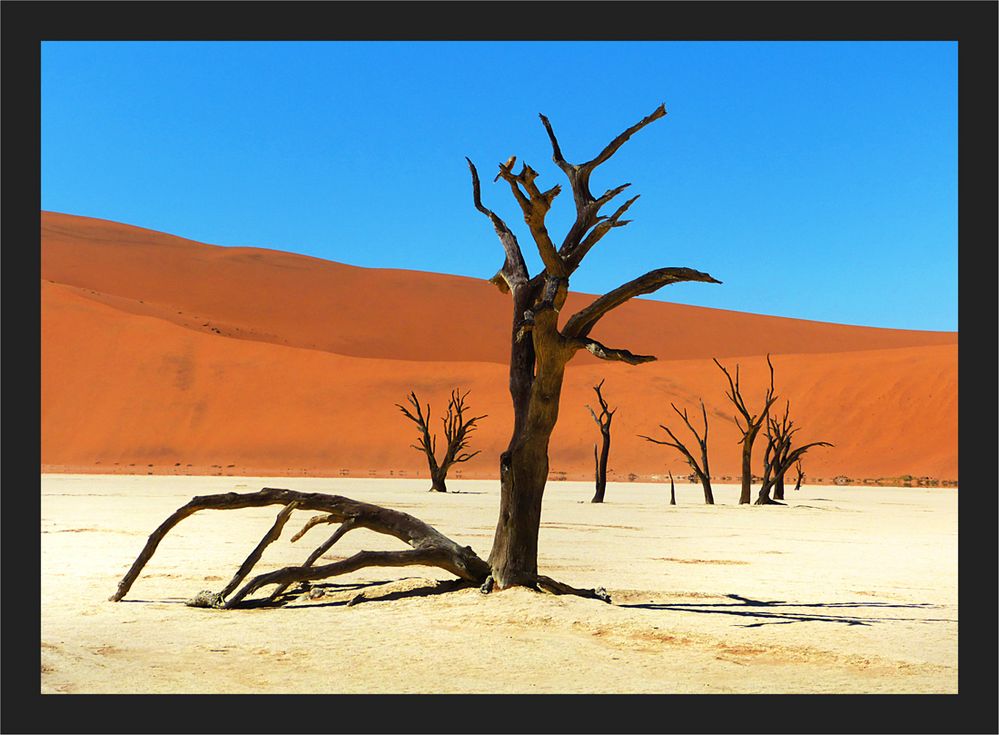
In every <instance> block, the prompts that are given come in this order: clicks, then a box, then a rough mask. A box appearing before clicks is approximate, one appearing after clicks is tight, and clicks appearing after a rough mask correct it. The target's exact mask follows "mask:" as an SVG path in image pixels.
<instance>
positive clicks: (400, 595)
mask: <svg viewBox="0 0 999 735" xmlns="http://www.w3.org/2000/svg"><path fill="white" fill-rule="evenodd" d="M403 579H413V578H412V577H404V578H403ZM391 581H392V582H398V581H400V580H398V579H395V580H391ZM385 584H389V582H369V583H365V584H363V585H357V587H358V588H360V587H374V586H377V585H385ZM337 586H340V587H341V588H346V587H349V585H337ZM477 586H478V585H475V584H473V583H471V582H468V581H466V580H464V579H448V580H427V581H426V584H423V585H421V586H419V587H413V588H411V589H407V590H395V591H392V592H385V593H384V594H380V595H379V594H377V590H374V591H373V593H368V592H365V591H363V590H362V591H361V592H359V593H358V594H357V595H355V596H354V597H352V598H350V599H349V600H327V601H323V600H322V598H321V597H319V598H317V599H315V600H314V601H309V602H303V603H300V604H295V605H288V604H287V603H288V602H289V601H290V600H285V601H283V602H277V601H275V602H274V603H270V605H275V606H277V605H280V606H283V607H287V608H288V609H294V610H301V609H307V608H313V607H353V606H354V605H358V604H360V603H363V602H390V601H392V600H405V599H407V598H411V597H432V596H434V595H443V594H446V593H448V592H454V591H456V590H460V589H465V588H467V587H477ZM317 587H319V585H316V587H314V588H313V589H316V588H317ZM296 596H297V595H296ZM262 602H264V603H265V604H264V605H260V607H263V606H267V603H268V602H269V601H267V600H264V601H262ZM251 603H252V601H251ZM243 606H246V607H250V606H251V605H249V604H245V603H244V604H241V607H243ZM253 606H254V607H256V605H253Z"/></svg>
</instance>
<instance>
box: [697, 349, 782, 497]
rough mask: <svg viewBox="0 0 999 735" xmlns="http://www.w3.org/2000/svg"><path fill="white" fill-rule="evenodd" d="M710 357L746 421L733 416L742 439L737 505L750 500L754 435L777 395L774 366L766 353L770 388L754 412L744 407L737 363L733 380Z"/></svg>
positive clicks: (731, 399) (740, 441)
mask: <svg viewBox="0 0 999 735" xmlns="http://www.w3.org/2000/svg"><path fill="white" fill-rule="evenodd" d="M712 359H714V362H715V365H717V366H718V367H719V368H721V371H722V372H723V373H725V377H726V378H728V386H729V392H728V393H726V394H725V395H726V396H728V399H729V400H730V401H732V403H733V404H734V405H735V408H736V410H737V411H738V412H739V414H740V415H741V417H742V419H743V421H745V423H746V425H745V426H743V425H742V424H741V423H740V422H739V416H736V417H735V425H736V426H738V427H739V430H740V431H741V432H742V439H740V440H739V443H740V444H742V492H741V493H740V494H739V505H746V504H748V503H751V502H752V497H751V492H752V486H753V443H754V442H755V441H756V435H757V434H759V433H760V429H761V428H762V427H763V426H764V425H765V424H766V423H767V418H768V417H769V415H770V407H771V406H772V405H773V404H774V401H776V400H777V396H776V394H775V393H774V366H773V363H772V362H770V355H767V365H769V366H770V388H769V390H767V394H766V397H765V398H764V402H763V410H762V411H760V413H759V414H754V413H752V412H751V411H750V410H749V409H748V408H747V407H746V401H745V400H744V399H743V397H742V389H741V388H740V386H739V365H738V363H736V366H735V380H733V379H732V376H731V374H729V372H728V370H726V369H725V367H724V366H723V365H722V364H721V363H720V362H718V360H717V359H715V358H712Z"/></svg>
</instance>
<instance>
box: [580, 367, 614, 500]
mask: <svg viewBox="0 0 999 735" xmlns="http://www.w3.org/2000/svg"><path fill="white" fill-rule="evenodd" d="M603 384H604V381H602V380H601V381H600V382H599V383H598V384H597V385H595V386H593V390H595V391H596V393H597V400H598V401H600V413H599V414H597V412H596V411H594V410H593V408H592V407H590V406H589V405H588V404H587V406H586V408H587V409H589V411H590V416H592V417H593V420H594V421H596V422H597V426H598V427H599V429H600V436H601V438H602V439H603V441H602V442H601V445H600V455H599V456H597V445H596V444H594V445H593V464H594V466H595V472H596V478H595V480H596V492H595V493H594V494H593V499H592V500H591V501H590V502H591V503H602V502H604V492H605V491H606V489H607V458H608V457H609V456H610V429H611V420H612V419H613V418H614V414H615V413H616V412H617V409H616V408H615V409H614V410H613V411H610V410H608V405H607V401H605V400H604V397H603V395H602V394H601V393H600V388H601V386H603Z"/></svg>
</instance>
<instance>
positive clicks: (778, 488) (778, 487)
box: [774, 472, 784, 500]
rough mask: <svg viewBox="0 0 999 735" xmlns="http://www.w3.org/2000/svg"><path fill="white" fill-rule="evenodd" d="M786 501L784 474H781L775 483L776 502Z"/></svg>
mask: <svg viewBox="0 0 999 735" xmlns="http://www.w3.org/2000/svg"><path fill="white" fill-rule="evenodd" d="M783 499H784V473H783V472H781V473H780V474H779V475H777V481H776V482H775V483H774V500H783Z"/></svg>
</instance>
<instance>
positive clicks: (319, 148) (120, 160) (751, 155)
mask: <svg viewBox="0 0 999 735" xmlns="http://www.w3.org/2000/svg"><path fill="white" fill-rule="evenodd" d="M41 91H42V94H41V101H42V118H41V119H42V156H41V164H42V179H41V183H42V192H41V195H42V196H41V199H42V207H43V209H46V210H54V211H58V212H68V213H71V214H81V215H87V216H92V217H101V218H105V219H111V220H116V221H120V222H125V223H128V224H134V225H139V226H142V227H148V228H151V229H155V230H162V231H165V232H169V233H171V234H175V235H180V236H183V237H188V238H192V239H195V240H200V241H202V242H208V243H213V244H216V245H240V246H257V247H268V248H275V249H279V250H290V251H294V252H300V253H305V254H308V255H313V256H316V257H320V258H326V259H329V260H335V261H339V262H344V263H351V264H354V265H363V266H371V267H394V268H407V269H415V270H426V271H437V272H443V273H456V274H461V275H467V276H474V277H480V278H489V277H490V276H492V275H493V273H495V272H496V269H497V268H498V267H499V265H500V263H501V261H502V254H501V249H500V245H499V242H498V241H497V239H496V237H495V234H494V233H493V231H492V227H491V226H490V224H489V222H488V220H487V219H486V218H485V217H483V216H482V215H481V214H480V213H478V212H477V211H475V209H474V208H473V206H472V200H471V188H470V184H469V174H468V170H467V167H466V164H465V160H464V157H465V156H468V157H470V158H471V159H472V160H473V161H474V162H475V163H476V164H477V166H478V168H479V171H480V174H481V176H482V179H483V199H484V201H485V203H486V205H487V206H489V207H491V208H492V209H494V210H495V211H496V212H497V213H499V214H500V215H501V216H503V217H504V219H505V220H506V221H507V223H508V224H509V225H510V226H511V227H512V228H513V229H514V230H515V231H516V232H517V233H518V236H519V238H520V240H521V244H522V247H523V248H524V250H525V254H527V255H528V259H529V265H531V266H532V272H534V271H535V270H536V269H538V268H539V259H538V257H537V253H536V251H534V248H533V245H532V241H531V238H530V236H529V234H528V233H527V231H526V228H525V226H524V225H523V221H522V219H521V217H520V214H519V209H518V207H517V205H516V204H515V203H514V202H513V200H512V197H511V195H510V191H509V188H508V187H507V185H506V184H504V183H503V182H499V183H497V184H492V183H491V182H492V178H493V175H494V174H495V171H496V164H497V163H499V162H501V161H505V160H506V159H507V157H508V156H510V155H511V154H517V155H518V156H519V160H520V161H525V160H526V161H527V162H528V163H530V164H531V165H532V166H533V167H534V168H535V169H536V170H538V171H539V172H540V173H541V178H540V179H539V184H540V185H542V188H547V187H548V186H551V185H554V184H555V183H562V184H565V179H564V175H563V174H562V172H561V171H559V170H558V169H557V168H556V167H555V166H554V164H552V162H551V148H550V145H549V143H548V138H547V136H546V134H545V131H544V128H543V127H542V125H541V123H540V121H539V119H538V113H539V112H542V113H544V114H546V115H547V116H548V117H549V119H550V120H551V122H552V125H553V127H554V129H555V132H556V135H558V137H559V141H560V143H561V146H562V149H563V152H564V153H565V156H566V158H567V159H568V160H570V161H575V162H581V161H584V160H587V159H589V158H591V157H592V156H594V155H595V154H596V153H597V152H598V151H599V150H600V149H601V148H602V147H603V146H604V145H606V143H607V142H609V141H610V139H611V138H613V137H614V136H615V135H617V133H619V132H620V131H621V130H623V129H624V128H626V127H628V126H629V125H631V124H632V123H634V122H637V121H638V120H639V119H641V118H642V117H644V116H645V115H647V114H648V113H650V112H652V110H653V109H655V107H656V106H657V105H658V104H659V103H660V102H665V103H666V108H667V110H668V113H669V114H668V115H667V117H666V118H664V119H662V120H660V121H658V122H656V123H653V124H652V125H650V126H649V127H647V128H645V129H644V130H642V131H641V132H639V133H638V134H637V135H636V136H635V137H633V138H632V139H631V140H630V141H629V142H628V143H627V144H626V145H625V146H624V147H623V148H621V150H620V151H618V153H617V154H616V155H615V157H614V158H613V159H612V160H611V161H610V162H608V163H607V164H605V165H603V166H602V167H600V168H599V169H598V170H597V174H595V175H594V181H593V189H594V190H599V191H603V189H605V188H610V187H612V186H615V185H617V184H620V183H624V182H628V181H630V182H632V188H631V190H630V191H629V192H627V195H631V194H634V193H638V194H641V198H640V199H639V200H638V201H637V202H636V203H635V205H634V206H633V207H632V208H631V210H630V211H629V215H630V216H631V219H633V220H634V221H633V222H632V224H630V225H628V226H627V227H624V228H620V229H617V230H615V231H613V232H611V233H610V234H608V235H607V237H605V238H604V239H603V240H602V241H601V243H600V245H599V246H598V247H597V248H595V249H594V250H593V251H592V252H591V254H590V255H589V256H588V257H587V260H586V261H585V262H584V264H583V266H582V267H581V268H580V270H579V271H578V272H577V273H576V275H575V276H574V277H573V281H572V288H573V289H574V290H577V291H585V292H590V293H601V292H604V291H606V290H608V289H611V288H614V287H616V286H617V285H619V284H620V283H622V282H624V281H627V280H630V279H631V278H633V277H636V276H638V275H641V274H642V273H644V272H646V271H648V270H651V269H653V268H657V267H663V266H689V267H692V268H697V269H699V270H703V271H707V272H709V273H711V274H712V275H714V276H715V277H716V278H719V279H720V280H722V281H724V285H721V286H709V285H704V284H678V285H674V286H669V287H667V288H665V289H663V290H661V291H660V292H658V293H657V294H656V295H654V296H652V297H651V298H660V299H664V300H670V301H676V302H680V303H687V304H696V305H701V306H711V307H716V308H722V309H735V310H739V311H747V312H754V313H760V314H775V315H780V316H791V317H798V318H802V319H815V320H820V321H830V322H839V323H848V324H862V325H869V326H881V327H894V328H907V329H934V330H956V329H957V44H956V43H942V42H928V43H911V42H823V43H812V42H774V43H764V42H704V43H702V42H689V41H686V42H640V41H633V42H585V43H583V42H567V41H563V42H471V41H469V42H323V43H312V42H309V43H306V42H275V43H257V42H253V43H251V42H217V43H201V42H197V43H195V42H162V43H161V42H155V43H154V42H114V43H96V42H47V43H45V44H43V49H42V90H41ZM565 189H566V190H565V191H564V192H563V193H562V195H560V196H559V197H558V198H557V199H556V201H555V206H554V208H553V210H552V212H551V213H550V214H549V229H550V230H551V231H552V232H553V235H554V239H555V240H556V241H557V242H558V241H560V240H561V236H562V234H563V233H564V231H565V227H566V225H567V223H569V222H570V221H571V220H572V218H573V207H572V198H571V195H570V193H569V191H568V187H567V186H566V187H565ZM610 211H613V207H609V208H608V213H609V212H610Z"/></svg>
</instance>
